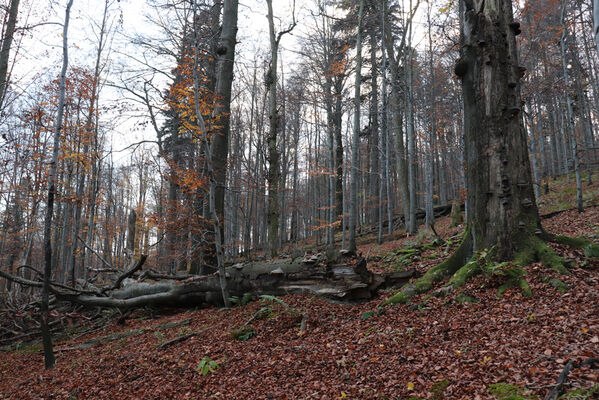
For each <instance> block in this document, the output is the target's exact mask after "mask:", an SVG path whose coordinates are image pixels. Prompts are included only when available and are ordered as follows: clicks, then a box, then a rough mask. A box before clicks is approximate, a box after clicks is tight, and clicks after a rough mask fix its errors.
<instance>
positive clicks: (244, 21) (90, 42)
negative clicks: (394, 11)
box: [0, 0, 424, 157]
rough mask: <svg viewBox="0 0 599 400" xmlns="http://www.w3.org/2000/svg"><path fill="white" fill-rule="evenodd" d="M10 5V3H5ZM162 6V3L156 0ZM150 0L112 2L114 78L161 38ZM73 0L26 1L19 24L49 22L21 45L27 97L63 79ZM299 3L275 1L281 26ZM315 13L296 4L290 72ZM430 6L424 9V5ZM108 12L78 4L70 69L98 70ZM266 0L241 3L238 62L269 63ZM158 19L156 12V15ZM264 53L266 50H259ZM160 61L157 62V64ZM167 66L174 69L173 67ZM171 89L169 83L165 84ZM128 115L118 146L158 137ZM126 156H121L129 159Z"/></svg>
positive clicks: (287, 52) (284, 47) (304, 2)
mask: <svg viewBox="0 0 599 400" xmlns="http://www.w3.org/2000/svg"><path fill="white" fill-rule="evenodd" d="M0 1H1V2H3V3H8V1H9V0H0ZM150 1H154V2H156V1H157V0H150ZM147 2H148V0H120V1H118V0H112V5H111V8H110V9H111V12H110V15H111V19H110V21H111V23H112V25H113V29H114V33H113V34H112V37H111V42H110V51H111V53H110V56H109V57H108V58H109V59H110V64H109V65H108V74H109V76H110V78H109V79H110V80H114V79H115V77H114V76H112V75H111V74H114V73H115V71H117V70H118V69H119V68H122V66H123V64H127V65H133V64H134V63H132V60H131V59H129V56H130V55H135V54H136V51H138V50H137V49H136V48H135V47H134V46H132V45H131V44H130V38H131V37H134V36H135V35H138V34H143V35H147V36H156V35H159V32H157V31H156V30H157V28H156V26H155V25H154V24H152V23H150V22H148V18H147V16H148V14H153V11H152V8H151V7H149V6H148V3H147ZM66 3H67V0H22V1H21V7H20V18H19V25H20V26H23V25H34V24H37V23H40V22H43V23H49V24H48V25H43V26H39V27H37V28H34V29H32V30H30V31H29V32H27V34H25V35H24V36H23V37H22V39H21V42H20V43H16V44H17V45H19V44H20V46H19V52H18V54H17V63H16V65H15V68H14V70H13V82H14V84H15V85H17V87H18V91H19V92H22V93H23V95H22V98H23V99H25V100H26V99H27V96H28V95H30V94H31V93H33V88H34V87H35V86H36V85H39V84H45V83H46V82H48V80H50V79H54V78H56V77H57V76H58V74H59V71H60V65H61V62H62V48H61V46H62V26H60V25H58V24H61V23H62V22H63V20H64V10H65V6H66ZM292 4H293V0H274V1H273V6H274V14H275V17H276V18H277V19H278V25H279V28H281V27H282V28H286V27H288V26H289V23H290V22H291V14H292V11H291V10H292ZM311 8H312V11H313V9H314V0H296V4H295V11H296V12H295V15H296V19H297V22H298V25H297V27H296V29H295V30H294V32H293V34H292V35H286V36H285V37H284V38H283V40H282V42H281V55H280V59H281V60H282V61H284V63H285V68H286V69H287V70H286V72H289V70H291V69H293V66H294V60H295V59H296V57H295V55H294V54H295V53H294V51H297V50H299V48H298V38H299V37H301V36H302V35H303V34H304V33H305V32H306V30H307V25H308V24H309V23H310V21H311V19H312V18H311V16H310V11H311V10H310V9H311ZM421 8H424V7H421ZM103 9H104V1H103V0H74V3H73V9H72V14H71V23H70V26H69V61H70V66H71V67H73V66H84V67H88V68H90V69H92V68H93V63H94V60H95V51H96V47H97V43H98V38H97V32H98V31H99V28H98V26H99V24H100V21H101V18H102V14H103ZM266 11H267V7H266V1H265V0H241V2H240V5H239V21H238V25H239V31H238V41H239V44H238V46H237V54H236V62H237V63H247V64H250V65H251V64H252V60H253V58H254V54H255V53H256V52H258V53H259V54H260V55H261V56H262V58H263V59H264V60H268V58H269V54H268V49H269V43H268V23H267V19H266ZM154 15H155V13H154ZM259 49H263V51H259ZM153 61H156V60H153ZM165 68H172V66H170V67H168V66H165ZM163 84H164V85H166V82H163ZM119 96H120V95H119V93H118V92H116V91H115V90H113V89H110V88H104V89H103V92H102V94H101V99H100V101H101V103H102V101H104V102H109V101H111V100H115V99H118V97H119ZM125 115H126V114H121V115H115V116H109V118H110V119H111V120H112V122H114V124H113V125H114V132H113V134H112V142H113V145H114V148H115V149H116V148H119V147H122V146H124V145H127V144H129V143H132V142H135V141H138V140H141V139H154V138H155V133H154V132H153V130H151V127H150V126H149V125H145V124H143V122H144V121H143V119H142V120H140V119H139V118H131V116H129V118H125V119H122V118H121V119H119V118H117V117H123V116H125ZM125 156H126V154H122V155H120V156H117V157H125Z"/></svg>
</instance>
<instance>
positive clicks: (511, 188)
mask: <svg viewBox="0 0 599 400" xmlns="http://www.w3.org/2000/svg"><path fill="white" fill-rule="evenodd" d="M460 13H461V20H462V26H461V38H460V45H461V51H460V55H461V56H460V58H459V60H458V61H457V63H456V65H455V74H456V75H457V76H458V78H459V79H460V81H461V84H462V97H463V111H464V142H465V159H466V164H467V170H466V188H467V201H468V214H467V221H466V230H465V233H464V237H463V240H462V243H461V244H460V246H459V247H458V249H457V250H456V251H455V253H454V254H453V255H452V256H451V257H450V258H449V259H448V260H447V261H444V262H442V263H441V264H439V265H437V266H435V267H433V268H431V269H430V270H429V271H428V272H427V273H426V274H425V275H424V276H423V277H422V278H420V279H419V280H417V281H416V283H415V284H414V285H408V286H407V287H405V288H404V289H403V290H402V291H400V292H399V293H398V294H396V295H395V296H393V297H392V298H390V299H389V300H387V303H397V302H406V301H408V299H409V298H410V297H411V296H412V295H413V294H414V293H416V292H418V293H421V292H425V291H428V290H430V289H431V287H432V283H433V282H435V281H439V280H442V279H444V278H446V277H448V276H452V275H453V274H454V273H457V272H458V271H459V270H460V269H461V268H465V270H464V271H463V272H462V273H461V274H460V278H463V277H464V276H468V275H471V274H473V273H475V272H476V268H473V267H472V266H471V265H469V264H468V263H466V262H467V260H468V259H469V258H470V257H472V256H473V255H475V253H476V252H481V251H485V252H488V253H490V254H492V255H493V257H494V258H495V259H496V260H499V261H505V260H514V261H515V262H516V263H517V264H521V265H526V264H529V263H530V262H533V261H535V260H539V261H541V262H542V263H543V264H545V265H546V266H548V267H550V268H553V269H556V270H559V271H562V272H564V271H565V270H566V268H565V267H564V263H563V259H562V258H561V257H559V256H558V255H556V254H555V253H554V252H553V250H551V249H550V248H549V247H548V246H547V244H546V243H545V242H546V241H548V240H557V241H561V242H563V243H567V244H569V245H573V246H576V247H581V246H587V245H589V243H588V242H585V241H577V240H573V239H570V238H564V237H556V236H552V235H549V234H548V233H547V232H546V231H545V230H544V229H543V227H542V225H541V220H540V217H539V211H538V208H537V204H536V200H535V196H534V191H533V181H532V174H531V166H530V162H529V157H528V147H527V142H526V131H525V129H524V124H523V120H522V96H521V93H520V79H521V78H522V76H523V74H524V70H523V68H521V67H520V65H519V63H518V55H517V47H516V36H517V35H519V34H520V33H521V29H522V28H521V25H520V23H519V22H517V21H514V18H513V11H512V3H511V1H510V0H491V1H489V0H486V1H484V0H483V1H478V0H463V1H461V2H460ZM457 284H458V283H457V282H456V281H453V282H452V281H451V280H450V286H451V287H453V285H457Z"/></svg>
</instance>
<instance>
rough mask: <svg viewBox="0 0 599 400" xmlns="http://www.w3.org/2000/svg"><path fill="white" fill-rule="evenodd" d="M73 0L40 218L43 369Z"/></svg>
mask: <svg viewBox="0 0 599 400" xmlns="http://www.w3.org/2000/svg"><path fill="white" fill-rule="evenodd" d="M72 5H73V0H69V2H68V3H67V7H66V10H65V19H64V24H63V30H62V70H61V72H60V86H59V89H58V110H57V113H56V125H55V127H54V140H53V142H54V143H53V146H54V147H53V149H52V160H51V161H50V171H49V174H48V202H47V206H46V217H45V219H44V260H45V264H44V284H43V287H42V303H41V307H40V309H41V310H40V311H41V328H42V342H43V345H44V360H45V365H46V369H49V368H52V367H53V366H54V363H55V359H54V352H53V351H52V337H51V335H50V329H49V326H48V318H49V313H48V301H49V294H50V278H51V274H52V239H51V235H52V215H53V213H54V196H55V195H56V169H57V168H56V167H57V164H58V150H59V147H60V131H61V129H62V118H63V111H64V102H65V91H66V80H67V68H68V65H69V48H68V41H67V38H68V32H69V19H70V15H71V6H72Z"/></svg>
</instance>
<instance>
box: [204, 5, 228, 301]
mask: <svg viewBox="0 0 599 400" xmlns="http://www.w3.org/2000/svg"><path fill="white" fill-rule="evenodd" d="M193 4H194V20H195V15H197V4H196V2H195V1H194V3H193ZM237 5H238V1H237V0H225V3H224V12H223V15H225V16H226V17H225V18H231V20H228V21H227V23H228V24H230V26H229V27H228V28H230V29H232V31H231V32H228V33H225V32H226V31H227V30H228V29H223V34H225V35H228V36H226V38H225V40H224V42H225V43H226V44H223V43H221V45H223V46H231V45H232V44H233V45H234V42H235V34H236V33H237V29H236V27H237ZM230 33H233V34H234V35H233V38H232V41H233V43H231V41H230V39H231V37H230ZM194 36H195V38H194V39H195V40H194V42H195V43H194V60H193V61H194V63H193V86H194V107H195V114H196V115H195V116H196V120H197V122H198V123H199V125H200V126H199V128H200V132H201V134H202V141H203V144H204V146H206V149H207V151H206V154H207V156H206V167H207V170H208V175H209V190H208V203H209V208H210V214H211V217H212V225H213V228H214V242H215V246H216V259H217V263H218V274H219V282H220V289H221V294H222V297H223V303H224V304H225V307H226V308H229V307H231V301H230V299H229V291H228V289H227V280H226V277H225V263H224V252H223V242H222V240H223V238H222V231H221V224H220V220H219V215H218V213H217V212H216V200H215V195H216V185H217V182H216V175H215V172H214V167H213V161H212V154H213V152H212V150H211V149H210V147H209V143H208V136H207V133H206V126H205V125H204V117H203V116H202V113H201V111H200V87H199V86H200V85H199V71H198V67H199V66H198V64H199V52H200V49H199V48H198V47H199V38H198V31H197V26H196V24H194ZM221 39H222V36H221ZM229 49H230V48H227V50H226V51H224V52H223V53H224V54H228V55H229V56H230V57H233V55H232V53H231V52H229ZM231 64H232V62H231ZM220 67H221V68H224V62H223V64H220ZM219 69H220V68H219ZM231 69H232V65H231ZM226 78H230V79H231V81H229V82H217V87H218V86H219V85H228V86H229V102H228V103H227V104H225V105H223V106H224V107H227V106H228V107H230V86H231V83H232V78H233V76H232V73H231V74H230V75H226V74H223V75H221V74H220V73H219V79H226ZM224 88H226V86H223V92H222V93H225V92H226V91H224ZM217 91H218V89H217ZM225 109H226V108H225ZM218 110H222V109H220V108H219V107H217V108H216V109H215V111H218ZM227 126H228V125H227ZM226 133H227V136H228V132H226ZM225 147H226V146H225ZM225 173H226V170H225ZM223 183H224V182H223Z"/></svg>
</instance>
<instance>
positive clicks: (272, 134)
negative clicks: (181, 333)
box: [266, 0, 295, 257]
mask: <svg viewBox="0 0 599 400" xmlns="http://www.w3.org/2000/svg"><path fill="white" fill-rule="evenodd" d="M266 4H267V6H268V15H267V17H268V32H269V37H270V57H271V58H270V66H269V70H268V73H267V86H268V93H269V103H268V108H269V114H268V118H269V120H270V121H269V122H270V123H269V132H268V177H267V180H268V216H267V217H268V249H269V253H270V256H271V257H275V256H276V255H277V253H278V243H279V237H278V236H279V235H278V231H279V184H280V182H279V181H280V174H281V173H280V166H279V152H278V148H277V134H278V129H279V113H278V110H277V64H278V57H279V43H280V42H281V37H282V36H283V35H284V34H286V33H289V32H291V31H292V30H293V28H294V27H295V14H294V15H293V18H294V19H293V23H292V25H291V26H290V27H289V28H288V29H287V30H285V31H281V32H279V33H278V34H275V25H274V16H273V12H272V0H266ZM293 12H295V10H294V11H293Z"/></svg>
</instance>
